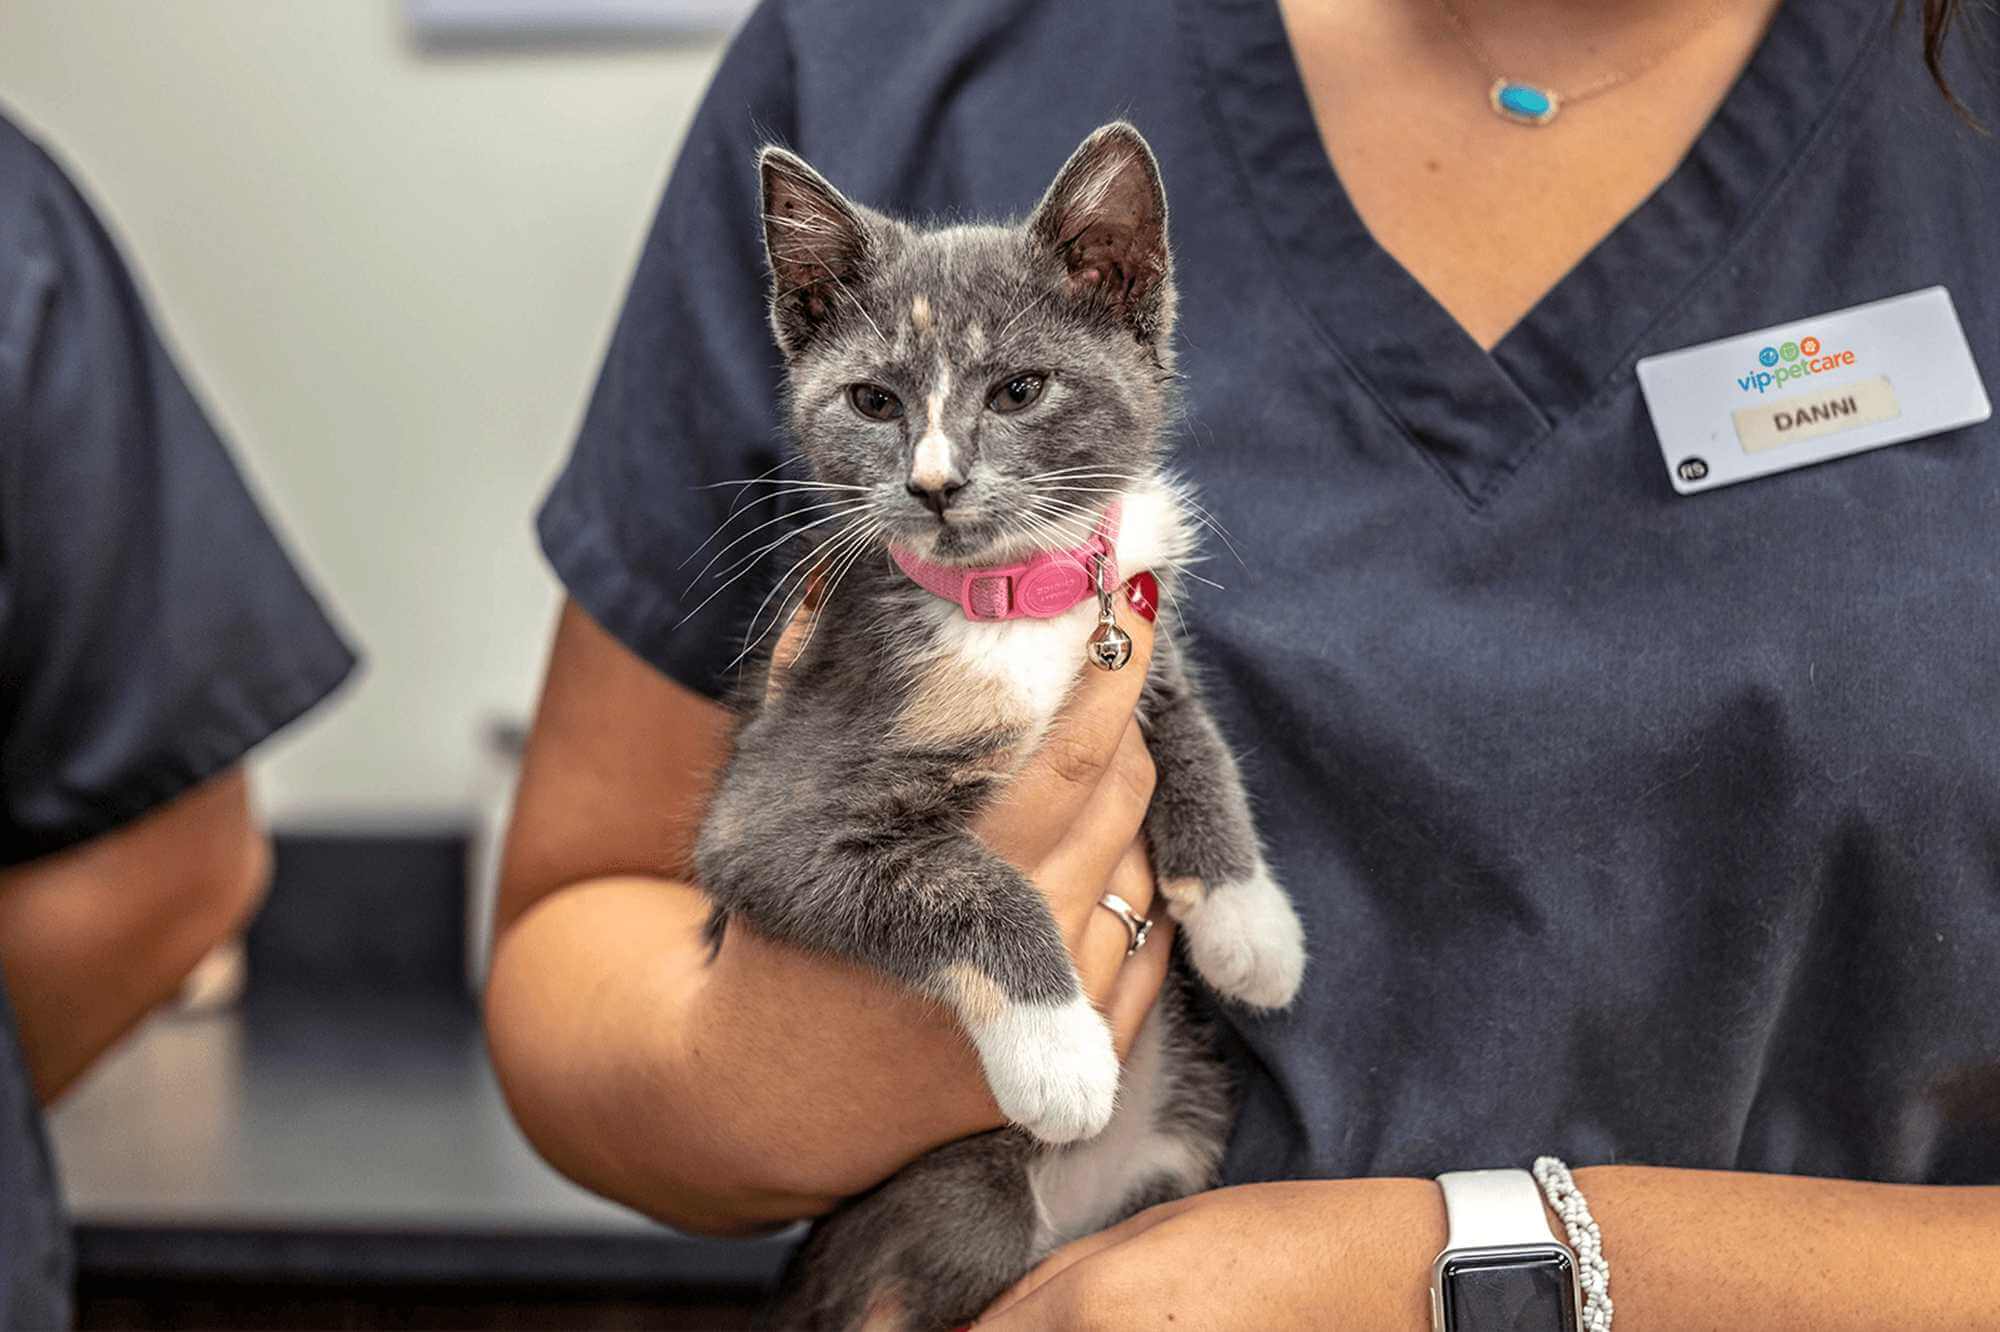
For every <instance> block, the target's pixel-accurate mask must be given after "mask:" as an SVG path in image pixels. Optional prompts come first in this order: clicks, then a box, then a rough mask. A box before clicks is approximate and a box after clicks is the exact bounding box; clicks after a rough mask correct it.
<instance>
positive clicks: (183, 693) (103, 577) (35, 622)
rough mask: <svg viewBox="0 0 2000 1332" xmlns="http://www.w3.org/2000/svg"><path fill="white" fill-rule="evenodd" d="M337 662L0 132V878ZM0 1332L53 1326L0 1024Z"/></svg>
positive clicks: (286, 570) (216, 745)
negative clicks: (1, 871) (0, 1331)
mask: <svg viewBox="0 0 2000 1332" xmlns="http://www.w3.org/2000/svg"><path fill="white" fill-rule="evenodd" d="M353 664H354V658H353V656H352V654H351V653H350V652H349V651H348V649H347V647H346V645H345V644H344V643H343V642H342V640H341V637H340V635H339V633H338V632H337V631H336V630H335V629H334V628H333V626H332V625H331V624H330V623H329V622H328V620H327V617H326V614H325V612H324V611H323V610H322V608H321V606H320V604H319V602H318V600H317V599H316V598H315V596H314V595H313V593H312V592H311V591H310V590H309V589H308V588H307V586H306V584H305V583H304V582H303V581H302V579H301V577H300V575H299V574H298V572H297V571H296V570H295V569H294V567H293V565H292V563H291V561H290V560H289V559H288V558H287V556H286V553H285V551H284V550H283V548H282V547H281V546H280V544H279V542H278V540H277V538H276V537H275V536H274V535H273V534H272V532H271V530H270V528H269V526H268V525H267V524H266V522H265V520H264V518H263V515H262V514H261V513H260V512H259V511H258V508H257V505H256V503H255V501H254V500H253V499H252V498H251V496H250V494H249V492H248V490H247V489H246V488H245V486H244V482H243V480H242V478H241V477H240V476H239V475H238V473H237V471H236V469H235V467H234V466H233V464H232V463H231V461H230V458H229V454H228V452H227V451H226V449H225V448H224V446H223V444H222V442H221V441H220V439H218V438H217V436H216V433H215V431H214V429H213V428H212V427H211V426H210V424H209V422H208V420H207V418H206V417H205V415H204V414H203V412H202V409H201V407H200V405H199V404H198V403H197V402H196V400H195V398H194V397H193V395H192V393H191V392H190V391H189V389H188V387H187V385H186V383H185V382H184V381H183V380H182V378H181V376H180V374H179V373H178V372H177V371H176V369H175V367H174V364H173V362H172V360H171V358H170V357H169V355H168V353H167V351H166V349H165V347H164V346H163V345H162V343H161V341H160V339H159V337H158V335H157V334H156V333H155V331H154V329H153V326H152V322H151V320H150V319H149V318H148V316H147V313H146V309H145V306H144V303H143V302H142V300H141V298H140V295H139V292H138V290H137V289H136V287H135V286H134V284H133V281H132V278H131V276H130V275H129V274H128V272H127V271H126V268H125V266H124V264H123V263H122V261H121V260H120V258H119V255H118V253H117V251H116V249H115V248H114V247H113V245H112V243H111V241H110V238H109V237H108V236H107V235H106V234H105V232H104V230H103V228H102V227H101V226H100V225H99V223H98V221H97V219H96V217H95V216H94V215H93V214H92V212H91V209H90V207H89V205H88V204H87V203H86V202H85V201H84V199H83V198H82V196H81V195H80V194H79V193H78V192H77V191H76V189H75V188H74V187H73V186H72V185H71V184H70V182H69V181H68V180H67V179H66V178H65V177H64V175H63V173H62V172H61V171H60V170H59V169H58V168H57V167H56V165H55V164H54V163H53V162H52V161H51V160H50V159H49V158H48V157H47V156H46V155H45V154H44V153H43V152H42V151H41V150H40V149H39V148H38V147H37V146H36V145H35V144H33V143H32V142H31V141H30V140H29V139H27V138H26V137H25V136H24V135H22V134H21V133H20V131H18V130H17V129H15V128H14V127H13V126H12V125H10V124H8V123H7V122H6V121H5V120H4V119H0V865H14V864H18V863H21V862H24V861H29V860H33V859H36V858H38V857H42V856H47V855H51V854H54V853H56V852H60V851H62V850H64V849H65V848H68V847H71V846H74V845H76V844H78V843H80V842H84V841H87V840H89V839H91V838H93V837H96V836H98V835H100V834H102V833H106V832H109V831H110V830H112V829H114V828H117V827H119V826H121V825H123V824H126V823H129V822H131V821H132V820H134V819H136V818H138V817H140V816H141V815H143V814H146V813H148V812H149V811H152V810H155V809H157V808H159V807H160V806H162V805H164V804H166V803H168V802H169V801H171V800H173V799H174V798H175V797H176V796H179V795H181V794H183V793H184V792H186V791H187V790H188V789H189V788H191V787H193V786H195V785H196V784H198V783H200V782H202V781H204V780H205V779H207V778H209V777H212V776H215V775H217V774H219V773H221V772H223V771H224V770H225V769H227V768H229V767H231V766H232V765H234V764H236V763H237V762H238V761H240V760H241V759H242V758H243V757H244V755H245V754H246V753H248V751H249V750H250V749H251V748H252V747H253V746H255V745H256V744H258V743H259V742H260V741H262V740H264V739H265V738H267V737H269V736H270V735H271V734H272V733H273V732H275V731H277V730H278V729H280V728H281V727H283V726H285V725H286V724H287V723H289V722H291V721H292V720H294V719H295V718H297V717H299V716H300V715H301V714H302V713H304V712H305V711H306V710H307V709H309V708H311V707H312V706H313V705H314V704H315V703H317V702H319V701H320V700H321V699H323V698H325V697H326V696H327V695H328V694H329V693H330V692H332V690H333V689H334V688H335V686H337V685H338V684H339V683H340V682H341V680H342V679H343V678H344V677H345V676H346V675H347V674H348V672H349V670H350V669H351V668H352V666H353ZM6 1027H7V1030H6V1032H5V1034H4V1037H0V1326H21V1327H43V1326H50V1325H54V1324H59V1323H61V1322H62V1321H63V1320H64V1319H65V1318H66V1314H65V1313H64V1308H65V1303H66V1300H67V1296H68V1290H67V1276H66V1269H67V1255H66V1253H65V1251H64V1234H63V1230H62V1228H61V1225H60V1222H59V1215H58V1209H57V1207H56V1204H55V1194H54V1191H53V1187H52V1183H51V1178H50V1174H49V1171H48V1169H47V1160H46V1152H45V1149H44V1146H43V1144H42V1142H41V1140H40V1130H39V1127H38V1123H37V1118H36V1115H35V1109H34V1102H33V1098H32V1096H31V1095H30V1093H29V1090H28V1087H27V1084H26V1082H25V1078H24V1074H23V1069H22V1066H21V1061H20V1059H19V1054H18V1050H17V1049H16V1048H15V1045H14V1042H13V1039H12V1035H13V1033H12V1025H11V1022H8V1023H6Z"/></svg>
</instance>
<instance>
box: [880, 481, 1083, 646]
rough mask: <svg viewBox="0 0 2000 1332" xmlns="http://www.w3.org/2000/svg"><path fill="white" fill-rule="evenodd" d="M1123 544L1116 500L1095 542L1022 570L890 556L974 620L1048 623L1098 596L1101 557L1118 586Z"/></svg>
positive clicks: (899, 553)
mask: <svg viewBox="0 0 2000 1332" xmlns="http://www.w3.org/2000/svg"><path fill="white" fill-rule="evenodd" d="M1117 541H1118V504H1117V502H1116V501H1115V500H1114V501H1113V502H1112V504H1111V506H1110V507H1109V508H1107V509H1106V510H1105V511H1104V517H1103V518H1102V519H1101V520H1100V521H1099V522H1098V524H1097V530H1096V531H1095V532H1093V533H1092V534H1091V537H1090V540H1089V541H1086V542H1085V543H1084V544H1083V545H1081V546H1073V547H1071V548H1070V549H1068V550H1042V551H1036V552H1035V554H1034V555H1032V556H1030V557H1029V558H1028V559H1027V560H1026V561H1025V562H1024V563H1021V564H1009V565H1005V566H1002V567H999V568H981V567H979V566H967V565H962V564H933V563H931V562H930V561H929V560H926V559H921V558H919V557H918V556H915V555H912V554H910V553H909V552H908V551H903V550H897V549H896V548H895V547H893V546H892V547H890V549H889V555H890V557H891V558H892V559H894V560H895V561H896V567H897V568H899V569H901V570H902V571H903V572H904V573H906V574H908V575H909V576H910V581H911V582H913V583H915V584H916V585H917V586H918V587H921V588H922V589H924V591H926V592H929V593H931V594H932V595H934V596H940V597H943V598H944V599H945V600H946V601H954V602H957V603H958V606H959V608H960V609H961V610H963V611H964V612H965V618H966V619H968V620H1020V619H1035V620H1046V619H1050V618H1052V617H1054V616H1057V615H1061V614H1062V613H1063V612H1064V611H1066V610H1068V609H1069V608H1070V607H1072V606H1074V605H1076V604H1077V603H1078V602H1079V601H1082V600H1084V599H1086V598H1088V597H1093V596H1095V595H1096V594H1097V586H1096V584H1095V583H1094V582H1093V581H1092V575H1093V566H1094V564H1095V562H1096V560H1097V558H1098V557H1099V556H1102V557H1103V558H1104V578H1105V586H1107V587H1116V586H1117V585H1118V582H1119V578H1118V547H1117V544H1116V543H1117Z"/></svg>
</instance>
